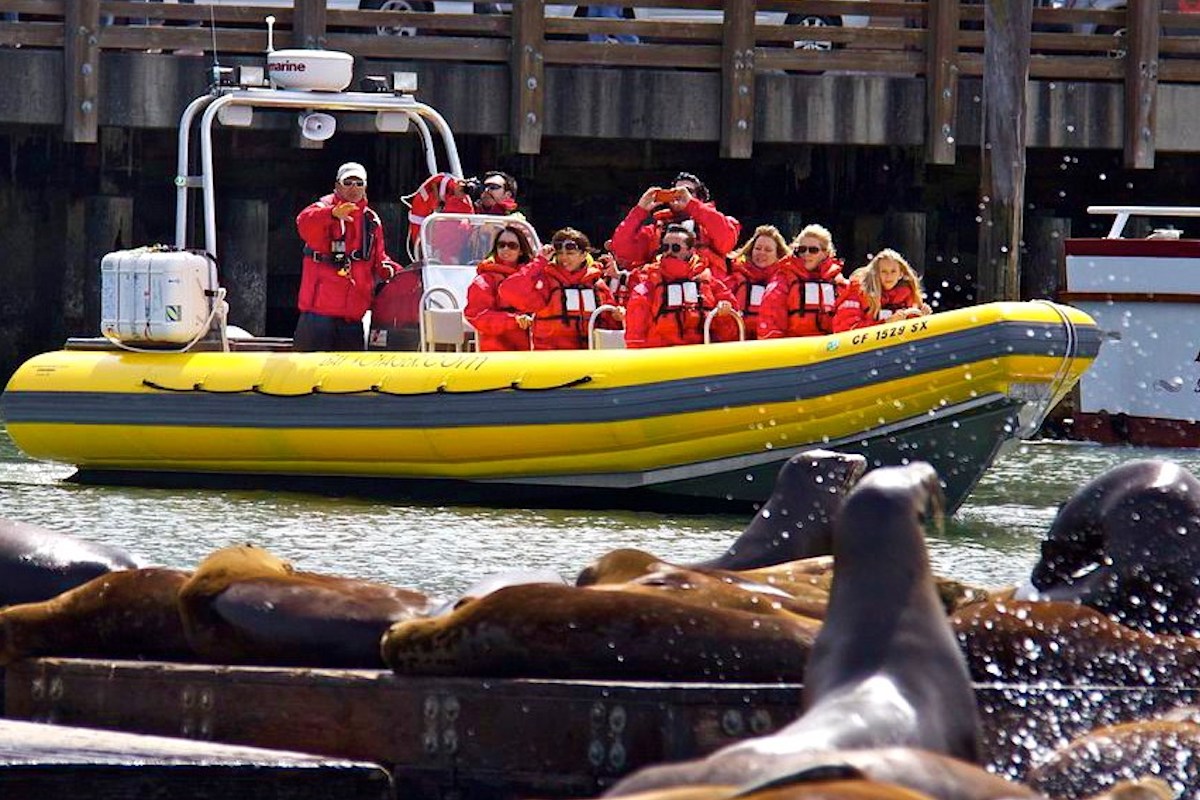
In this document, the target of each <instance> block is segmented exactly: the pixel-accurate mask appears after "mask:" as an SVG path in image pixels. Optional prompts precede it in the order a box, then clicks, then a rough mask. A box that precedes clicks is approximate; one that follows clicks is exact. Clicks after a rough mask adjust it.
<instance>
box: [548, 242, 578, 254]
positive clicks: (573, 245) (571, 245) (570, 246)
mask: <svg viewBox="0 0 1200 800" xmlns="http://www.w3.org/2000/svg"><path fill="white" fill-rule="evenodd" d="M582 249H583V245H581V244H579V242H559V243H558V244H557V245H555V246H554V251H555V252H556V253H562V252H568V253H574V252H576V251H577V250H582Z"/></svg>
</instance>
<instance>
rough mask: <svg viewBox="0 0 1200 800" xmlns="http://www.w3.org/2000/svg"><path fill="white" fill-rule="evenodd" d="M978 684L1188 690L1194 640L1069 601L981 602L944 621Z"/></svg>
mask: <svg viewBox="0 0 1200 800" xmlns="http://www.w3.org/2000/svg"><path fill="white" fill-rule="evenodd" d="M950 624H951V625H952V626H953V628H954V631H955V633H956V635H957V636H958V639H959V642H960V643H961V645H962V649H963V651H964V653H965V654H966V657H967V663H968V665H969V667H970V670H971V674H972V675H974V676H975V678H976V679H977V680H980V681H1004V682H1009V683H1017V682H1025V681H1054V682H1058V683H1061V684H1064V685H1067V686H1086V685H1108V686H1146V685H1156V686H1192V685H1195V683H1196V681H1197V680H1198V679H1200V640H1197V639H1195V638H1193V637H1187V636H1170V635H1155V634H1149V633H1145V632H1143V631H1139V630H1135V629H1133V628H1129V627H1126V626H1124V625H1121V624H1120V623H1118V622H1114V621H1113V620H1112V619H1110V618H1109V617H1108V616H1106V615H1104V614H1102V613H1100V612H1099V611H1096V610H1095V609H1092V608H1088V607H1087V606H1082V605H1078V604H1076V603H1055V602H1039V601H1028V600H1025V601H1022V600H1007V601H989V602H985V603H977V604H975V605H971V606H967V607H966V608H963V609H961V610H960V611H958V612H956V613H955V614H953V615H952V616H951V617H950Z"/></svg>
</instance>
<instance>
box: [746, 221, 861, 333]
mask: <svg viewBox="0 0 1200 800" xmlns="http://www.w3.org/2000/svg"><path fill="white" fill-rule="evenodd" d="M792 251H793V254H792V255H791V256H788V257H787V258H784V259H782V260H780V261H779V263H778V264H777V265H776V268H775V277H774V278H773V279H772V280H771V283H770V284H769V285H768V286H767V290H766V292H765V293H764V294H763V299H762V305H761V306H760V307H759V310H758V338H759V339H775V338H779V337H788V336H820V335H822V334H826V333H832V332H833V311H834V305H835V301H836V299H837V293H838V291H839V289H840V288H841V287H842V286H843V285H844V284H845V283H846V279H845V278H843V277H842V262H841V261H840V260H839V259H838V257H837V250H836V249H835V248H834V246H833V236H832V234H830V233H829V229H828V228H826V227H825V226H823V225H806V226H805V227H804V229H803V230H802V231H800V234H799V235H798V236H797V237H796V240H795V241H794V242H793V243H792Z"/></svg>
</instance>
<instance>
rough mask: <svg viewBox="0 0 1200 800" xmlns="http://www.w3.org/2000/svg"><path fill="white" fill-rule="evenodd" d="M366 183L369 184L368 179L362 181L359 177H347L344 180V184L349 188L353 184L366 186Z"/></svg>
mask: <svg viewBox="0 0 1200 800" xmlns="http://www.w3.org/2000/svg"><path fill="white" fill-rule="evenodd" d="M366 185H367V182H366V181H360V180H359V179H358V178H346V179H345V180H344V181H342V186H345V187H347V188H349V187H351V186H366Z"/></svg>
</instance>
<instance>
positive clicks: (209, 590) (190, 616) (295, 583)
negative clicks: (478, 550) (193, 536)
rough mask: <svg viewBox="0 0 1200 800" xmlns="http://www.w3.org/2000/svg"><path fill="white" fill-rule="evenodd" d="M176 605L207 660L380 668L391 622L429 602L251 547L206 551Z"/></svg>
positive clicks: (192, 640) (191, 638)
mask: <svg viewBox="0 0 1200 800" xmlns="http://www.w3.org/2000/svg"><path fill="white" fill-rule="evenodd" d="M179 604H180V613H181V614H182V616H183V624H184V630H185V631H186V633H187V637H188V641H189V642H190V643H191V645H192V647H193V648H194V649H195V650H196V652H197V653H200V654H201V655H202V656H204V657H205V658H207V659H209V660H211V661H215V662H219V663H236V664H270V665H274V666H325V667H363V668H378V667H382V666H383V662H382V661H381V660H380V656H379V638H380V637H381V636H382V635H383V633H384V631H386V630H387V629H388V627H389V626H391V625H392V624H394V623H396V622H399V621H401V620H405V619H412V618H414V617H418V616H421V615H423V614H425V613H426V612H427V611H428V610H429V608H430V601H429V598H428V597H427V596H425V595H424V594H421V593H420V592H415V591H411V590H408V589H399V588H395V587H392V586H385V585H383V584H379V583H372V582H370V581H362V580H355V579H352V578H341V577H337V576H332V575H318V574H315V573H311V572H298V571H296V570H294V569H293V568H292V566H291V565H290V564H288V563H287V562H285V561H283V560H282V559H280V558H278V557H276V556H274V555H272V554H271V553H269V552H267V551H266V550H263V549H262V548H259V547H254V546H252V545H241V546H235V547H227V548H224V549H222V550H218V551H217V552H215V553H213V554H212V555H210V556H208V557H207V558H206V559H205V560H204V561H202V562H201V563H200V565H199V566H198V567H197V568H196V571H195V573H194V574H193V575H192V577H191V579H190V580H189V581H188V582H187V583H186V584H185V585H184V586H183V587H182V588H181V589H180V592H179Z"/></svg>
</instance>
